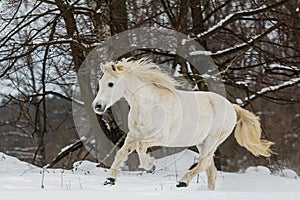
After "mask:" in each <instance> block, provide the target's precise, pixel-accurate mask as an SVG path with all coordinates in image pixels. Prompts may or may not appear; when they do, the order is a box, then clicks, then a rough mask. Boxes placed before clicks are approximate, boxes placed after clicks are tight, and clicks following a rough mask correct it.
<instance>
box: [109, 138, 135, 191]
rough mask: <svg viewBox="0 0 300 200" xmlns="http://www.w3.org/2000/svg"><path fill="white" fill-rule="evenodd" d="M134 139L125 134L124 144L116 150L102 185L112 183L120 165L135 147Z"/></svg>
mask: <svg viewBox="0 0 300 200" xmlns="http://www.w3.org/2000/svg"><path fill="white" fill-rule="evenodd" d="M136 143H137V141H136V139H134V138H132V137H131V136H130V135H129V134H128V135H127V137H126V139H125V142H124V145H123V146H122V148H121V149H120V150H119V151H118V152H117V154H116V156H115V159H114V162H113V164H112V165H111V168H110V170H109V177H107V178H106V181H105V182H104V185H114V184H115V180H116V177H117V175H118V172H119V169H120V167H121V166H122V165H123V163H124V162H125V161H126V160H127V158H128V155H129V154H130V153H131V152H132V151H134V150H135V149H136Z"/></svg>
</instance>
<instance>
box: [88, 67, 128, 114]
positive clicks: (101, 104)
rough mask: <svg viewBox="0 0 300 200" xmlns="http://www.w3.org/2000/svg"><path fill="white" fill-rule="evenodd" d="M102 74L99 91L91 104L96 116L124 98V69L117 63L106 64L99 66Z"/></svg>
mask: <svg viewBox="0 0 300 200" xmlns="http://www.w3.org/2000/svg"><path fill="white" fill-rule="evenodd" d="M101 70H102V72H103V76H102V78H101V79H100V80H99V91H98V94H97V96H96V98H95V99H94V101H93V103H92V107H93V109H94V111H95V112H96V113H97V114H100V115H101V114H103V113H104V112H105V111H106V109H107V108H109V107H110V106H112V105H113V104H114V103H115V102H116V101H118V100H119V99H121V98H122V97H123V96H124V90H125V82H124V77H125V73H124V67H123V66H122V65H120V64H118V63H113V62H110V63H107V64H104V65H101Z"/></svg>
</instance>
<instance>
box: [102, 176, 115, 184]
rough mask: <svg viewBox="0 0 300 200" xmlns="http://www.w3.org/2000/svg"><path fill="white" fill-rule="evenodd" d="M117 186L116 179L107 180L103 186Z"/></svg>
mask: <svg viewBox="0 0 300 200" xmlns="http://www.w3.org/2000/svg"><path fill="white" fill-rule="evenodd" d="M115 184H116V179H114V178H106V180H105V181H104V183H103V185H115Z"/></svg>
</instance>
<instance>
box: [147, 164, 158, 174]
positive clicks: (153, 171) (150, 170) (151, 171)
mask: <svg viewBox="0 0 300 200" xmlns="http://www.w3.org/2000/svg"><path fill="white" fill-rule="evenodd" d="M155 169H156V166H155V165H153V166H152V168H151V169H149V170H147V171H146V172H147V173H148V174H154V173H155Z"/></svg>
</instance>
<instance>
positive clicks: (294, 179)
mask: <svg viewBox="0 0 300 200" xmlns="http://www.w3.org/2000/svg"><path fill="white" fill-rule="evenodd" d="M176 156H177V157H176V158H178V159H177V160H176V161H174V160H175V159H174V158H175V156H169V157H166V158H163V159H160V160H157V161H156V165H157V168H158V170H157V171H156V173H155V174H147V173H142V172H121V173H120V176H119V178H118V180H117V184H116V185H115V186H103V185H102V183H103V181H104V180H105V176H106V174H107V171H106V170H104V169H101V168H97V167H96V164H95V163H91V162H88V161H83V162H78V163H75V164H74V169H73V170H62V169H47V170H44V181H43V185H44V189H42V188H41V185H42V179H43V169H41V168H38V167H35V166H32V165H30V164H28V163H25V162H21V161H19V160H18V159H16V158H13V157H10V156H8V155H5V154H3V153H0V199H1V200H20V199H22V200H27V199H30V200H36V199H39V200H41V199H42V200H48V199H49V200H57V199H72V200H79V199H80V200H83V199H103V200H106V199H116V200H120V199H122V198H123V199H130V200H140V199H142V200H150V199H151V200H153V199H172V200H177V199H180V200H184V199H189V200H190V199H205V200H206V199H209V200H216V199H222V200H224V199H228V200H248V199H249V200H250V199H251V200H253V199H255V200H259V199H264V200H269V199H270V200H277V199H278V200H283V199H284V200H297V199H299V200H300V179H299V177H298V176H297V174H296V173H295V172H293V171H292V170H285V174H286V177H280V176H275V175H271V174H270V171H269V170H268V169H267V168H265V167H250V168H248V169H247V170H246V171H245V172H244V173H225V172H218V177H217V186H216V191H208V190H207V184H206V175H205V173H202V174H200V175H199V177H197V178H195V179H194V180H193V181H192V183H191V184H190V186H189V187H188V188H180V189H178V188H176V187H175V184H176V181H178V179H179V177H181V176H182V175H183V174H184V172H185V171H186V168H188V167H189V166H190V165H191V163H193V162H194V159H195V154H194V153H192V152H190V151H183V152H181V153H180V154H177V155H176ZM176 172H177V174H178V176H176Z"/></svg>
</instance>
